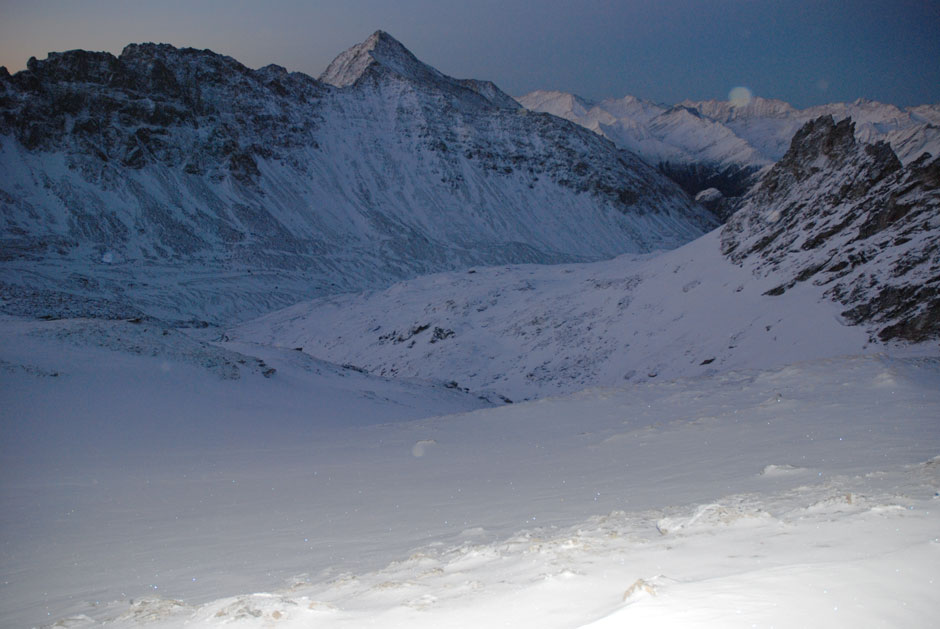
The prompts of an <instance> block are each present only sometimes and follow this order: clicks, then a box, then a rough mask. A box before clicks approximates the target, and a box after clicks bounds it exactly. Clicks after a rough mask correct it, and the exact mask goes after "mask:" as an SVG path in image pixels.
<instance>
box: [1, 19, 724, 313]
mask: <svg viewBox="0 0 940 629" xmlns="http://www.w3.org/2000/svg"><path fill="white" fill-rule="evenodd" d="M0 169H2V172H3V173H4V177H3V178H2V179H0V209H2V233H0V251H2V261H0V300H2V301H0V303H2V309H3V310H5V311H7V312H11V313H26V314H30V315H41V316H52V317H61V316H108V317H127V316H139V315H140V314H148V315H153V316H159V317H162V318H166V319H167V320H170V321H178V322H183V321H189V320H195V321H207V322H210V323H213V322H216V323H217V322H223V321H232V320H237V319H240V318H244V317H248V316H252V315H256V314H260V313H262V312H266V311H268V310H271V309H274V308H276V307H281V306H286V305H289V304H291V303H294V302H296V301H298V300H300V299H302V298H309V297H313V296H316V295H321V294H329V293H335V292H341V291H351V290H360V289H363V288H369V287H378V286H385V285H388V284H389V283H391V282H393V281H396V280H400V279H403V278H407V277H414V276H417V275H420V274H423V273H429V272H435V271H442V270H447V269H459V268H466V267H467V266H470V265H484V264H486V265H489V264H508V263H519V262H538V263H557V262H572V261H587V260H598V259H603V258H609V257H611V256H614V255H617V254H620V253H624V252H643V251H651V250H654V249H664V248H672V247H676V246H678V245H680V244H682V243H684V242H687V241H689V240H691V239H693V238H695V237H697V236H699V235H701V234H702V233H704V232H705V231H707V230H709V229H711V228H713V227H714V226H715V225H717V222H716V221H715V220H714V218H713V217H712V216H711V215H709V214H708V213H707V212H706V211H704V210H703V209H702V208H701V207H700V206H699V205H697V204H696V203H694V202H693V201H692V200H691V199H690V198H689V197H688V196H687V195H686V194H685V193H684V192H683V191H682V190H681V189H680V188H679V187H678V186H676V185H675V184H674V183H673V182H672V181H670V180H668V179H667V178H665V177H663V176H662V175H661V173H659V172H658V171H656V170H655V169H654V168H652V167H650V166H649V165H647V164H646V163H645V162H644V161H642V160H641V159H639V158H637V157H636V156H635V155H633V154H631V153H628V152H625V151H622V150H619V149H618V148H617V147H615V146H614V145H613V144H611V143H610V142H609V141H607V140H606V139H604V138H602V137H600V136H598V135H597V134H595V133H591V132H589V131H587V130H584V129H583V128H581V127H579V126H576V125H573V124H571V123H569V122H567V121H564V120H562V119H560V118H557V117H554V116H549V115H544V114H536V113H531V112H529V111H528V110H525V109H523V108H521V107H520V106H519V105H518V103H516V102H515V101H514V100H513V99H512V98H510V97H509V96H507V95H506V94H505V93H503V92H501V91H500V90H499V89H498V88H497V87H496V86H494V85H493V84H492V83H488V82H484V81H475V80H457V79H453V78H450V77H447V76H444V75H443V74H441V73H440V72H438V71H437V70H435V69H433V68H431V67H429V66H427V65H425V64H424V63H422V62H420V61H419V60H417V59H416V58H415V57H414V56H413V55H412V54H411V53H410V52H409V51H408V50H406V49H405V48H404V46H402V45H401V44H400V43H399V42H397V41H396V40H395V39H393V38H392V37H391V36H389V35H388V34H386V33H384V32H381V31H379V32H377V33H375V34H374V35H372V36H371V37H370V38H369V39H368V40H366V41H365V42H363V43H362V44H359V45H357V46H354V47H353V48H351V49H349V50H348V51H346V52H344V53H342V54H341V55H340V56H339V57H337V59H336V61H334V62H333V63H332V64H331V65H330V67H329V68H328V69H327V71H326V72H325V73H324V75H323V76H322V77H321V79H320V80H316V79H313V78H310V77H308V76H305V75H303V74H298V73H288V72H287V71H285V70H284V69H283V68H280V67H278V66H266V67H264V68H261V69H259V70H250V69H248V68H246V67H244V66H243V65H241V64H239V63H238V62H237V61H235V60H234V59H231V58H229V57H224V56H221V55H218V54H215V53H212V52H210V51H207V50H194V49H177V48H174V47H172V46H169V45H165V44H161V45H155V44H139V45H138V44H134V45H130V46H128V47H126V48H125V49H124V51H123V52H122V54H121V55H120V56H119V57H115V56H113V55H111V54H108V53H94V52H85V51H70V52H64V53H52V54H50V55H49V57H48V58H47V59H45V60H41V61H40V60H36V59H31V60H30V61H29V63H28V69H27V70H25V71H22V72H18V73H16V74H15V75H12V76H11V75H9V74H8V73H7V72H6V71H5V70H0Z"/></svg>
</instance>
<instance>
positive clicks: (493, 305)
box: [229, 232, 868, 401]
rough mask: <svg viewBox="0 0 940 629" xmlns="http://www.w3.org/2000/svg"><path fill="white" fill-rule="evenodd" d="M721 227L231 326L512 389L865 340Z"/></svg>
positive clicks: (320, 353) (711, 369) (694, 369)
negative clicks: (753, 266) (742, 252)
mask: <svg viewBox="0 0 940 629" xmlns="http://www.w3.org/2000/svg"><path fill="white" fill-rule="evenodd" d="M776 285H777V280H776V279H775V278H774V277H772V276H771V277H768V278H758V277H755V276H754V275H753V274H752V272H751V270H750V269H749V268H742V267H738V266H736V265H735V264H733V263H732V262H731V261H729V260H728V259H727V258H726V257H724V256H723V255H722V254H721V251H720V246H719V234H718V233H717V232H713V233H711V234H709V235H708V236H705V237H703V238H700V239H699V240H697V241H695V242H693V243H690V244H688V245H686V246H684V247H682V248H680V249H677V250H675V251H670V252H666V253H663V254H661V255H657V256H652V257H648V258H635V257H628V256H624V257H620V258H617V259H614V260H611V261H607V262H598V263H593V264H585V265H573V266H572V265H562V266H552V267H546V266H535V265H532V266H514V267H497V268H480V269H472V270H471V271H470V272H462V273H445V274H439V275H431V276H427V277H423V278H418V279H415V280H410V281H408V282H403V283H400V284H396V285H394V286H392V287H390V288H388V289H386V290H382V291H378V292H366V293H361V294H349V295H336V296H331V297H326V298H322V299H318V300H315V301H311V302H306V303H301V304H297V305H296V306H292V307H289V308H286V309H284V310H282V311H278V312H274V313H271V314H269V315H266V316H264V317H261V318H259V319H257V320H255V321H252V322H249V323H246V324H244V325H242V326H241V327H239V328H237V329H235V330H233V331H230V332H229V335H230V336H232V338H239V339H246V340H252V341H255V342H260V343H265V344H276V345H279V346H284V347H294V346H302V347H303V348H304V351H305V352H308V353H310V354H311V355H313V356H316V357H319V358H323V359H325V360H330V361H334V362H344V363H351V364H354V365H356V366H358V367H361V368H363V369H366V370H368V371H369V372H372V373H375V374H382V375H387V376H406V377H418V378H430V379H437V380H443V381H454V382H455V383H456V384H457V385H458V386H460V387H467V388H469V389H470V390H471V391H495V392H496V393H498V394H500V395H503V396H505V397H507V398H509V399H511V400H514V401H518V400H520V399H525V398H534V397H543V396H545V395H551V394H561V393H570V392H574V391H578V390H580V389H583V388H584V387H588V386H615V385H617V384H621V383H624V382H637V381H647V380H650V379H652V378H659V379H665V380H670V379H673V378H677V377H685V376H694V375H703V374H709V373H716V372H718V371H725V370H727V369H733V368H742V367H769V366H776V365H783V364H787V363H790V362H793V361H798V360H805V359H809V358H814V357H825V356H833V355H840V354H854V353H859V352H863V351H866V346H867V344H868V335H867V334H866V333H865V330H864V329H861V328H853V327H847V325H846V323H845V322H844V321H843V320H842V318H841V317H840V316H839V311H840V309H839V308H837V307H836V306H835V304H831V303H828V302H824V301H821V300H822V296H821V293H822V290H821V289H817V288H816V287H814V286H812V285H808V286H807V285H799V286H797V287H795V288H794V289H793V290H792V291H788V292H787V293H785V294H784V295H781V296H776V297H775V296H769V295H766V293H767V291H768V290H770V289H772V288H774V287H775V286H776Z"/></svg>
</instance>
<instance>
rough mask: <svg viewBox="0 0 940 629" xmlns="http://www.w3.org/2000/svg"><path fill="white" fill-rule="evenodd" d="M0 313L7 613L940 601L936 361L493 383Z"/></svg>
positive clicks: (451, 619) (243, 614) (673, 615)
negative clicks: (402, 374) (566, 388)
mask: <svg viewBox="0 0 940 629" xmlns="http://www.w3.org/2000/svg"><path fill="white" fill-rule="evenodd" d="M0 326H2V328H0V329H2V333H3V338H4V343H3V345H2V348H0V361H2V362H0V399H2V402H3V407H4V409H5V410H4V422H3V435H2V440H0V456H2V460H0V464H2V469H3V470H4V473H3V475H2V479H0V489H2V492H0V526H2V529H0V530H2V539H3V544H2V546H0V584H2V589H0V624H2V625H3V626H9V627H29V626H43V625H44V624H45V625H57V626H63V627H86V626H87V627H93V626H105V627H137V626H147V627H155V628H161V627H179V626H191V627H216V626H218V627H221V626H238V627H259V628H260V627H309V626H317V627H321V626H323V627H332V626H337V627H339V626H343V627H357V626H381V627H419V628H420V627H467V626H516V627H581V626H590V627H614V626H617V627H619V626H625V625H628V624H631V623H640V625H639V626H657V627H668V626H681V627H688V626H721V627H728V626H741V627H752V626H759V627H771V626H773V627H809V626H818V627H833V626H845V627H897V626H904V627H928V626H931V625H932V624H933V622H934V620H935V612H936V591H937V583H936V582H937V580H938V579H940V542H938V538H937V534H938V531H940V509H938V507H940V502H938V500H940V498H938V491H940V463H938V458H937V455H938V453H940V429H938V428H940V362H938V360H937V359H935V358H905V359H902V358H891V357H887V356H867V357H855V358H851V357H849V358H841V359H825V360H816V361H810V362H802V363H795V364H791V365H789V366H786V367H781V368H776V369H765V370H747V369H741V370H735V371H728V372H724V373H717V374H706V375H701V376H696V377H689V378H685V379H677V380H673V381H665V380H662V379H660V378H657V379H654V380H650V381H649V382H646V383H642V384H633V385H628V386H624V387H621V388H607V389H592V390H587V391H583V392H579V393H575V394H572V395H568V396H566V397H559V398H549V399H542V400H539V401H535V402H530V403H525V404H514V405H504V406H499V407H492V406H491V405H490V404H489V403H488V402H485V401H483V400H480V399H477V398H475V397H473V396H470V395H463V394H461V392H460V391H455V390H452V389H446V388H443V387H432V386H429V385H426V384H422V383H419V382H398V381H389V380H384V379H380V378H375V377H372V376H368V375H366V374H362V373H360V372H357V371H355V370H352V369H342V368H338V367H335V366H332V365H329V364H328V363H322V362H318V361H315V360H313V359H311V358H310V357H308V356H306V355H304V354H303V353H301V352H296V351H294V350H293V349H276V348H271V347H263V346H261V345H235V344H230V345H228V346H226V347H225V348H221V347H218V346H216V345H214V344H211V343H207V342H204V341H198V340H195V339H193V338H191V337H188V336H185V335H184V334H182V333H180V332H177V331H173V330H164V329H162V328H161V327H160V326H159V325H157V324H155V323H153V322H148V321H142V322H140V323H137V324H134V323H128V322H110V323H109V322H102V321H71V322H64V321H57V322H25V321H20V320H14V319H5V320H2V321H0ZM249 353H250V354H252V356H248V354H249ZM272 369H273V370H274V371H271V370H272Z"/></svg>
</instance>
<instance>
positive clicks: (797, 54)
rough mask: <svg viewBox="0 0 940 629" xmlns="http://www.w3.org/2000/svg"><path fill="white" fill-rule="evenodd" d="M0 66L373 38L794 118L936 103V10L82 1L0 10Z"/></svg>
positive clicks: (442, 61) (473, 67)
mask: <svg viewBox="0 0 940 629" xmlns="http://www.w3.org/2000/svg"><path fill="white" fill-rule="evenodd" d="M0 16H2V19H0V65H3V66H6V67H7V68H8V70H9V71H11V72H16V71H18V70H21V69H23V68H25V66H26V62H27V59H29V58H30V57H37V58H44V57H45V56H46V54H47V53H48V52H49V51H63V50H71V49H76V48H82V49H86V50H104V51H109V52H112V53H114V54H119V53H120V51H121V49H122V48H123V47H124V46H125V45H127V44H129V43H139V42H150V41H152V42H159V43H169V44H173V45H175V46H179V47H185V46H191V47H195V48H200V49H202V48H208V49H211V50H213V51H215V52H218V53H221V54H226V55H229V56H231V57H233V58H235V59H237V60H238V61H240V62H242V63H243V64H245V65H247V66H249V67H252V68H258V67H262V66H264V65H267V64H270V63H275V64H278V65H282V66H284V67H286V68H287V69H289V70H291V71H299V72H303V73H305V74H308V75H311V76H314V77H316V76H318V75H319V74H320V73H321V72H322V71H323V70H324V69H325V68H326V66H327V64H329V62H330V61H331V60H332V59H333V58H334V57H335V56H336V55H337V54H339V53H340V52H342V51H343V50H345V49H346V48H348V47H350V46H352V45H355V44H357V43H359V42H361V41H363V40H364V39H366V38H367V37H368V36H369V35H370V34H371V33H372V32H374V31H376V30H379V29H381V30H384V31H387V32H388V33H390V34H391V35H392V36H393V37H395V38H396V39H398V40H399V41H401V42H402V43H403V44H404V45H405V46H406V47H407V48H408V49H410V50H411V51H412V52H414V54H415V55H416V56H417V57H418V58H419V59H421V60H422V61H424V62H426V63H428V64H430V65H432V66H434V67H436V68H438V69H439V70H441V71H442V72H444V73H446V74H449V75H451V76H455V77H458V78H477V79H488V80H492V81H493V82H495V83H496V84H497V85H498V86H499V87H500V88H502V89H503V90H504V91H506V92H507V93H509V94H512V95H514V96H521V95H522V94H525V93H527V92H530V91H532V90H536V89H546V90H561V91H565V92H572V93H575V94H578V95H579V96H582V97H584V98H588V99H594V100H599V99H603V98H607V97H622V96H625V95H628V94H629V95H633V96H637V97H639V98H644V99H648V100H652V101H656V102H660V103H667V104H673V103H677V102H680V101H682V100H684V99H692V100H702V99H722V100H723V99H726V98H727V97H728V93H729V90H731V89H733V88H735V87H738V86H744V85H746V86H748V88H749V89H750V90H751V92H752V94H753V95H755V96H760V97H764V98H778V99H781V100H784V101H787V102H789V103H791V104H792V105H794V106H796V107H807V106H811V105H818V104H823V103H829V102H840V101H841V102H848V101H854V100H856V99H858V98H864V99H870V100H878V101H882V102H887V103H893V104H895V105H899V106H913V105H920V104H926V103H936V102H940V64H937V63H936V60H937V59H938V58H940V3H935V2H923V1H917V0H851V1H850V0H832V1H831V2H826V3H818V2H813V1H810V0H788V1H778V2H770V1H765V0H758V1H744V0H714V1H711V2H708V3H703V2H700V1H696V0H661V1H658V2H653V1H651V0H626V1H623V2H618V3H610V2H606V1H603V0H585V2H581V3H569V2H563V1H561V0H544V1H542V2H539V3H537V4H533V3H530V2H521V1H519V0H505V1H504V2H495V1H493V0H481V1H479V2H476V3H448V2H434V1H431V0H403V1H402V2H399V3H395V4H394V6H392V5H389V4H387V3H383V2H378V0H350V1H348V2H344V3H329V2H301V1H299V0H272V2H269V3H267V4H266V5H265V6H263V7H262V6H260V5H257V4H255V3H250V2H221V1H218V0H189V1H188V2H182V1H180V0H169V1H167V2H164V3H159V4H154V3H143V2H116V1H115V0H88V1H86V2H81V3H74V2H64V1H62V0H52V1H49V2H43V3H33V2H24V1H20V0H13V1H4V2H3V3H2V4H0Z"/></svg>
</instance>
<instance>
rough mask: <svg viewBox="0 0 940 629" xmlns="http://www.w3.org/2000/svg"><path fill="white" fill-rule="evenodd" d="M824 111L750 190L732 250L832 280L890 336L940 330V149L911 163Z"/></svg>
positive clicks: (744, 259) (788, 275) (726, 248)
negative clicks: (865, 140)
mask: <svg viewBox="0 0 940 629" xmlns="http://www.w3.org/2000/svg"><path fill="white" fill-rule="evenodd" d="M854 131H855V129H854V123H853V122H852V121H851V120H850V119H845V120H842V121H841V122H839V123H836V122H835V121H834V120H833V118H832V117H831V116H823V117H820V118H819V119H817V120H815V121H813V122H810V123H808V124H807V125H806V126H804V127H803V128H802V129H800V131H799V132H798V133H797V134H796V136H794V138H793V142H792V144H791V147H790V150H789V151H788V152H787V154H786V155H785V156H784V157H783V159H781V160H780V161H779V162H777V164H776V165H774V167H773V168H772V169H771V170H770V171H769V172H768V173H767V174H766V176H764V178H763V179H762V180H761V182H760V184H758V185H757V186H755V187H754V189H752V190H751V191H750V192H749V193H748V194H747V196H746V197H745V198H744V200H743V202H742V204H741V209H740V210H739V211H738V212H737V213H736V214H735V215H734V216H733V217H731V219H730V220H729V221H728V223H727V224H726V225H725V227H724V228H723V229H722V243H721V247H722V251H723V252H724V253H725V254H727V255H729V256H730V257H731V259H732V260H734V261H735V262H737V263H740V264H742V265H744V266H745V267H748V268H750V269H753V270H754V272H756V273H758V274H760V275H762V276H763V277H767V278H773V279H774V281H776V282H777V283H778V285H777V286H776V287H774V288H773V289H771V290H770V291H769V292H768V294H771V295H779V294H782V293H784V292H785V291H788V290H792V289H793V288H794V286H796V285H797V284H798V283H800V282H807V281H810V280H811V281H812V283H813V284H814V285H816V286H820V287H825V291H826V293H825V294H826V295H827V296H828V297H830V298H831V299H833V300H836V301H838V302H840V303H841V304H842V305H844V306H845V307H846V308H847V309H846V310H845V311H844V312H843V313H842V315H843V316H844V317H846V319H847V320H848V321H850V322H852V323H866V324H868V325H869V326H870V327H871V328H873V330H877V336H878V337H879V338H881V339H882V340H891V339H904V340H908V341H915V342H918V341H924V340H927V339H937V338H940V157H937V158H933V159H929V158H926V157H925V158H924V159H920V160H917V161H915V162H913V163H911V164H909V165H907V166H906V167H904V166H902V165H901V163H900V162H899V161H898V159H897V157H896V156H895V154H894V153H893V152H892V150H891V148H890V147H889V146H888V145H887V144H885V143H883V142H882V143H878V144H865V143H863V142H859V141H858V140H857V139H856V134H855V132H854Z"/></svg>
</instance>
